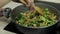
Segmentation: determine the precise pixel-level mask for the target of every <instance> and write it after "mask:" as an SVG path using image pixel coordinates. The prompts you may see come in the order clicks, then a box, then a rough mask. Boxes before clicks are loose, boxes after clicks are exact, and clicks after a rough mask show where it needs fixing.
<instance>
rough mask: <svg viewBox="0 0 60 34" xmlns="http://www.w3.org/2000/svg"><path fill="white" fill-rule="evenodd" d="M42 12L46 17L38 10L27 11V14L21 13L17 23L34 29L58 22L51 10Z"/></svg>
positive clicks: (47, 9)
mask: <svg viewBox="0 0 60 34" xmlns="http://www.w3.org/2000/svg"><path fill="white" fill-rule="evenodd" d="M42 11H43V13H44V15H41V14H40V13H39V12H38V11H36V10H34V11H33V10H31V11H27V12H26V13H22V12H21V13H19V15H18V16H17V17H16V21H17V23H18V24H20V25H23V26H25V27H32V28H36V27H45V26H50V25H52V24H54V23H55V22H56V21H57V19H56V15H55V14H54V13H52V12H50V10H49V8H42Z"/></svg>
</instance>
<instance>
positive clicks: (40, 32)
mask: <svg viewBox="0 0 60 34" xmlns="http://www.w3.org/2000/svg"><path fill="white" fill-rule="evenodd" d="M35 5H37V6H39V7H41V8H49V9H50V10H51V12H53V13H55V14H56V15H57V23H55V24H53V25H51V26H47V27H39V28H38V27H36V28H30V27H25V26H22V25H19V24H18V23H16V16H18V14H19V13H20V12H26V11H28V8H27V7H24V5H20V6H17V7H16V8H15V9H13V11H11V12H7V14H8V15H7V14H6V13H5V14H6V16H9V14H11V15H10V17H11V21H12V22H13V23H14V24H15V26H16V28H17V29H18V30H19V31H21V32H23V33H25V34H52V33H51V32H54V33H53V34H56V33H55V32H56V31H57V24H58V23H59V20H60V12H59V10H57V9H56V8H55V7H53V6H50V5H48V4H44V3H35Z"/></svg>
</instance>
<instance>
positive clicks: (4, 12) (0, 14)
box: [0, 8, 12, 18]
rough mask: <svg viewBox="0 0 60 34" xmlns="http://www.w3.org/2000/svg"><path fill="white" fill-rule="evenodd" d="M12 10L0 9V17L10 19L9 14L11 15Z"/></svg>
mask: <svg viewBox="0 0 60 34" xmlns="http://www.w3.org/2000/svg"><path fill="white" fill-rule="evenodd" d="M11 11H12V9H11V8H5V9H2V10H1V9H0V17H2V16H4V17H6V18H9V17H10V13H11Z"/></svg>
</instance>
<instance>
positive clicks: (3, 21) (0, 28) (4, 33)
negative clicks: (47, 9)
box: [0, 0, 60, 34]
mask: <svg viewBox="0 0 60 34" xmlns="http://www.w3.org/2000/svg"><path fill="white" fill-rule="evenodd" d="M42 1H43V0H42ZM46 1H48V0H46ZM48 2H49V1H48ZM50 2H55V3H60V0H59V1H58V0H57V1H55V0H54V1H53V0H50ZM19 5H21V4H20V3H15V2H13V1H11V2H9V3H8V4H6V5H5V6H4V7H2V8H7V7H9V8H11V9H14V8H15V7H16V6H19ZM9 22H10V19H8V20H7V18H5V17H0V34H16V33H12V32H9V31H5V30H3V28H4V27H5V26H7V25H8V24H9Z"/></svg>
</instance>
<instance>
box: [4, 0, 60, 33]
mask: <svg viewBox="0 0 60 34" xmlns="http://www.w3.org/2000/svg"><path fill="white" fill-rule="evenodd" d="M37 2H40V1H37ZM40 3H46V4H49V5H52V6H54V7H55V8H57V9H58V10H59V11H60V7H59V6H60V4H57V3H50V2H40ZM57 27H58V30H59V31H57V34H60V33H59V32H60V23H59V24H58V26H57ZM4 30H7V31H10V32H14V33H17V34H23V33H22V32H20V31H19V30H18V29H17V28H16V27H15V24H14V23H13V22H10V23H9V24H8V25H7V26H6V27H5V28H4Z"/></svg>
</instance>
